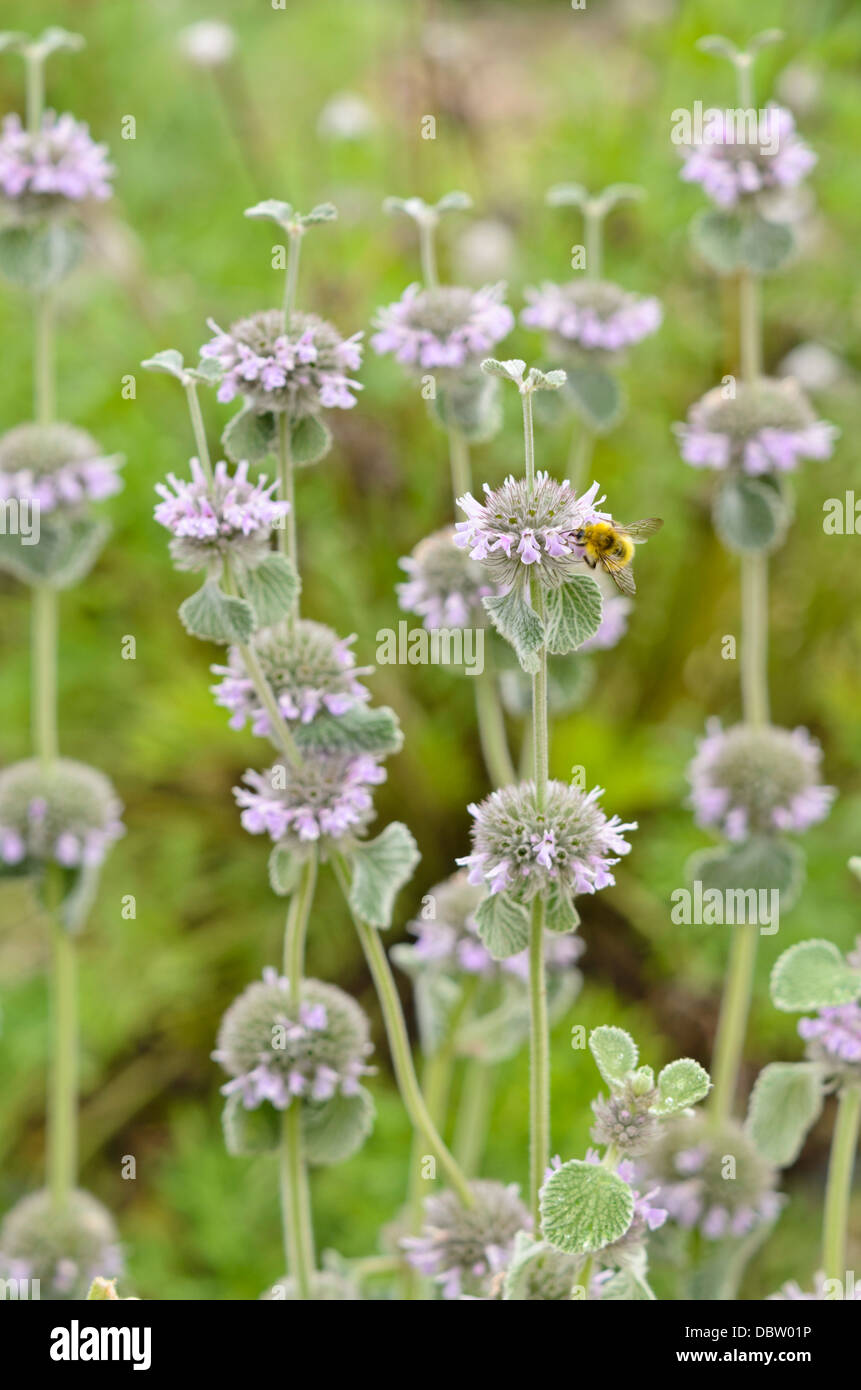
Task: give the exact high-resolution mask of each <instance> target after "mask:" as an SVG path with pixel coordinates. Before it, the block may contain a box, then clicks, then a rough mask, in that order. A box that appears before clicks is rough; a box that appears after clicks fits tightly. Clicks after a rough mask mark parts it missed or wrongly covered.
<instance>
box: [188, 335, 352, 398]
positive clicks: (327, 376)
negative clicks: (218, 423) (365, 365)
mask: <svg viewBox="0 0 861 1390" xmlns="http://www.w3.org/2000/svg"><path fill="white" fill-rule="evenodd" d="M209 327H210V328H211V329H212V331H213V333H214V334H215V336H214V338H212V339H211V340H210V342H208V343H204V345H203V347H202V348H201V349H200V355H201V357H208V358H212V359H213V360H214V361H216V362H217V363H218V365H219V366H220V368H221V370H222V372H223V377H222V380H221V384H220V386H219V388H218V399H219V400H220V401H232V400H235V398H236V397H237V396H243V397H244V398H245V399H246V401H247V402H248V403H249V404H250V405H251V407H252V408H253V409H254V410H256V411H258V412H265V411H277V412H283V411H286V412H287V414H288V415H289V416H290V418H291V419H293V420H295V419H300V418H301V417H303V416H306V415H318V414H319V412H320V411H321V410H334V409H337V410H349V409H350V408H351V407H352V406H354V405H355V404H356V396H355V392H357V391H361V389H362V387H361V384H360V382H358V381H354V380H353V379H352V378H351V377H350V375H349V373H350V372H355V371H357V370H358V369H359V367H360V366H361V364H362V343H361V339H362V334H361V333H354V334H353V336H352V338H342V337H341V334H340V333H339V332H338V330H337V328H335V327H334V325H333V324H331V323H328V322H327V321H326V320H325V319H321V318H320V317H319V316H318V315H317V314H303V313H293V314H291V315H290V322H289V325H285V322H284V315H283V313H282V312H281V310H280V309H265V310H263V311H262V312H261V313H259V314H251V315H249V317H248V318H244V319H238V320H237V322H236V323H234V324H233V325H232V326H231V327H230V329H229V330H228V331H227V332H226V333H225V332H224V330H223V329H221V328H219V326H218V324H217V323H215V322H214V321H213V320H212V319H210V320H209Z"/></svg>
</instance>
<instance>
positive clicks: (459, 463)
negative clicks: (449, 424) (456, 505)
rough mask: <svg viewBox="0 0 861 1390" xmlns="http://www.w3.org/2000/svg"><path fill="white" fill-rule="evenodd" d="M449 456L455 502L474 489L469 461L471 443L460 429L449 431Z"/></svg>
mask: <svg viewBox="0 0 861 1390" xmlns="http://www.w3.org/2000/svg"><path fill="white" fill-rule="evenodd" d="M448 456H449V463H450V465H451V490H452V496H453V497H454V500H455V502H457V499H458V498H459V497H463V496H464V495H465V494H466V493H467V492H470V491H471V489H472V469H471V468H470V463H469V444H468V443H467V441H466V440H465V439H464V437H463V435H462V434H461V432H460V430H449V432H448Z"/></svg>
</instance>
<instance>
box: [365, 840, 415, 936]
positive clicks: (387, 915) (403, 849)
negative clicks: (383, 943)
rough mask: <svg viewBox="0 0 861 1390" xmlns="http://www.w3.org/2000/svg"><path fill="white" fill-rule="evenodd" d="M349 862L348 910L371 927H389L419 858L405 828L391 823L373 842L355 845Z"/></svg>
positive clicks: (366, 841) (367, 841) (413, 842)
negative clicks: (350, 879) (401, 892)
mask: <svg viewBox="0 0 861 1390" xmlns="http://www.w3.org/2000/svg"><path fill="white" fill-rule="evenodd" d="M350 858H351V862H352V866H353V881H352V884H351V886H350V906H351V907H352V908H353V911H354V912H356V914H357V915H358V916H359V917H361V918H362V920H363V921H365V922H368V923H369V924H370V925H371V926H372V927H390V926H391V924H392V912H393V910H394V905H395V898H396V897H397V895H398V893H399V892H400V890H401V889H402V888H403V886H404V884H406V883H409V881H410V879H411V878H412V876H413V870H414V869H415V867H416V864H417V863H418V862H419V859H420V858H421V855H420V854H419V849H418V845H417V844H416V842H415V840H414V839H413V837H412V835H411V834H410V832H409V830H407V827H406V826H405V825H402V824H401V823H400V821H392V823H391V825H387V826H386V828H385V830H383V831H381V833H380V834H379V835H378V836H377V838H376V839H375V840H365V841H363V842H362V843H361V844H358V845H356V847H355V849H354V850H353V851H352V854H351V856H350Z"/></svg>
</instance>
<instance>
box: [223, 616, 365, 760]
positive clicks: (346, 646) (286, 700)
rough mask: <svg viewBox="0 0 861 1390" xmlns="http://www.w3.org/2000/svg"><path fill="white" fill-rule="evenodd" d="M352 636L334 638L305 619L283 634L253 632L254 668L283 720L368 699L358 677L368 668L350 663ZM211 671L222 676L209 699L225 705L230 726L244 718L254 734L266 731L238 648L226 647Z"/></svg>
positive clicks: (306, 719) (304, 719)
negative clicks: (222, 661) (257, 667)
mask: <svg viewBox="0 0 861 1390" xmlns="http://www.w3.org/2000/svg"><path fill="white" fill-rule="evenodd" d="M354 641H355V637H338V635H337V633H335V632H333V631H332V629H331V628H330V627H326V626H325V625H324V624H323V623H315V622H311V621H310V619H308V618H300V619H299V620H298V621H297V622H295V623H294V625H293V629H292V631H291V633H290V636H289V637H286V636H285V635H284V633H282V632H280V631H278V630H277V629H274V628H273V629H268V630H266V631H263V632H260V633H258V634H257V635H256V636H255V637H254V639H253V647H254V652H255V654H256V656H257V659H258V661H259V663H260V668H261V670H262V671H263V674H264V676H265V677H266V680H267V682H268V683H269V685H270V687H271V689H272V692H273V694H274V695H275V698H276V700H277V702H278V708H279V710H280V711H281V714H282V715H283V716H284V718H285V719H286V720H288V721H291V722H292V721H297V720H298V722H299V723H301V724H309V723H310V722H311V721H312V720H313V719H314V718H315V717H316V716H317V715H318V714H320V713H321V711H325V712H326V713H328V714H333V715H342V714H346V713H347V711H348V710H350V709H353V708H354V706H355V705H357V704H364V703H365V702H366V701H368V700H369V699H370V693H369V691H368V690H367V689H366V688H365V686H363V685H362V684H361V682H360V681H359V680H358V677H359V676H364V675H367V674H369V672H370V669H371V668H370V667H357V666H356V658H355V655H354V654H353V652H352V651H351V650H350V648H351V645H352V643H353V642H354ZM212 673H213V675H216V676H221V677H223V679H222V680H221V681H219V683H218V684H217V685H214V686H212V692H213V694H214V695H215V703H216V704H217V705H221V706H222V707H223V708H224V709H227V710H230V712H231V718H230V727H231V728H232V729H243V728H244V727H245V724H246V722H250V724H251V728H252V731H253V732H254V733H255V734H258V735H259V736H260V737H261V738H265V737H267V736H269V735H270V734H271V732H272V729H271V725H270V720H269V715H268V714H267V712H266V710H265V709H264V708H263V706H262V705H261V704H260V701H259V698H258V696H257V693H256V691H255V689H254V683H253V681H251V680H250V679H249V676H248V673H247V671H246V667H245V662H244V661H243V659H242V656H241V654H240V652H239V650H238V648H236V647H231V648H230V650H229V652H228V654H227V665H226V666H213V667H212Z"/></svg>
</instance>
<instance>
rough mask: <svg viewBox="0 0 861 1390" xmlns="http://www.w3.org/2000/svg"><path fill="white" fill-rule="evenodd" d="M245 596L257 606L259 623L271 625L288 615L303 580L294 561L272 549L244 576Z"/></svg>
mask: <svg viewBox="0 0 861 1390" xmlns="http://www.w3.org/2000/svg"><path fill="white" fill-rule="evenodd" d="M242 587H243V589H244V590H245V597H246V598H247V599H248V602H249V603H250V604H251V607H252V608H253V609H254V619H255V626H256V627H272V626H273V625H274V624H275V623H278V622H280V621H281V619H282V618H286V617H287V614H288V613H289V612H290V610H291V609H292V607H293V605H294V603H295V602H296V599H297V598H298V596H299V591H300V589H301V587H302V586H301V584H300V582H299V576H298V574H297V573H296V567H295V565H294V564H293V561H292V560H291V559H290V558H289V557H288V556H287V555H280V554H278V553H277V552H276V551H274V550H273V551H272V553H271V554H270V555H265V556H264V557H263V559H262V560H261V561H260V563H259V564H258V565H255V566H254V568H253V569H247V570H245V572H244V574H243V576H242Z"/></svg>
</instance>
